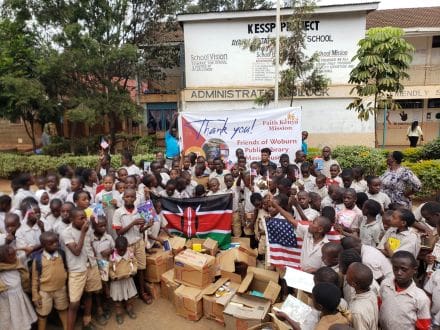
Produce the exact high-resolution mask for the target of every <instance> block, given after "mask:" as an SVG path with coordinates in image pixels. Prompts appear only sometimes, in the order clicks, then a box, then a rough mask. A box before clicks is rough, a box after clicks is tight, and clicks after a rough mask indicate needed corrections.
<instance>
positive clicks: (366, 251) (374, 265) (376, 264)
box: [361, 244, 393, 280]
mask: <svg viewBox="0 0 440 330" xmlns="http://www.w3.org/2000/svg"><path fill="white" fill-rule="evenodd" d="M361 258H362V263H363V264H364V265H365V266H367V267H368V268H370V269H371V271H372V272H373V278H374V279H375V280H377V279H380V278H382V277H384V278H385V277H389V276H393V266H392V265H391V262H390V260H389V259H388V258H387V257H385V256H384V255H383V253H382V252H381V251H379V250H378V249H376V248H375V247H373V246H370V245H365V244H362V246H361Z"/></svg>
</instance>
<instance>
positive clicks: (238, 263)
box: [216, 243, 258, 283]
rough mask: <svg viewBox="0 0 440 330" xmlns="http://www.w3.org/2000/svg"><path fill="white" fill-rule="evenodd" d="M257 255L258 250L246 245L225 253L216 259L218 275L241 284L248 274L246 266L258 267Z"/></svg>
mask: <svg viewBox="0 0 440 330" xmlns="http://www.w3.org/2000/svg"><path fill="white" fill-rule="evenodd" d="M240 244H241V243H240ZM257 255H258V252H257V250H254V249H251V248H250V247H248V246H247V245H246V244H242V245H240V246H239V247H235V248H232V249H229V250H226V251H223V252H221V253H219V254H218V255H217V257H216V263H217V273H216V275H221V276H222V277H229V278H230V279H231V280H232V281H234V282H236V283H241V280H242V279H243V278H244V277H245V276H246V273H247V267H246V266H253V267H255V266H256V265H257Z"/></svg>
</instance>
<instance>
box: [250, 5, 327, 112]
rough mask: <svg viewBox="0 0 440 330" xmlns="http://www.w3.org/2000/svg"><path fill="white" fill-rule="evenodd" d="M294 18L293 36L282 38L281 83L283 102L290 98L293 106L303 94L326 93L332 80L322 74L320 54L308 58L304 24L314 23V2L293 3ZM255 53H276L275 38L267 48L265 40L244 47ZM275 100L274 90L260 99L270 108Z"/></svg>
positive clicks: (254, 41) (290, 34)
mask: <svg viewBox="0 0 440 330" xmlns="http://www.w3.org/2000/svg"><path fill="white" fill-rule="evenodd" d="M292 8H293V14H292V16H291V18H290V20H289V22H288V24H289V31H290V33H289V35H288V36H281V37H280V62H279V65H280V67H281V68H283V69H282V70H280V81H279V83H278V88H279V90H278V93H279V98H280V99H281V98H289V99H290V105H292V104H293V99H294V98H295V96H297V95H299V94H300V93H305V94H306V95H308V94H313V93H319V92H322V91H324V90H325V89H326V88H327V86H328V84H329V82H330V81H329V79H328V78H326V77H325V76H324V75H323V74H322V73H321V70H320V65H319V57H318V54H317V53H314V54H312V55H311V56H307V55H306V54H305V49H306V30H305V29H304V21H306V20H308V19H310V17H311V15H312V14H313V12H314V9H315V2H314V1H313V0H297V1H293V3H292ZM244 47H245V48H247V47H249V49H250V50H251V51H257V50H263V51H265V52H274V50H275V39H274V38H271V39H270V41H269V43H268V44H266V45H262V44H261V39H254V40H252V41H251V42H250V43H249V44H247V45H245V46H244ZM273 100H274V90H273V89H271V90H268V91H267V92H265V93H264V94H263V95H262V96H260V97H259V98H257V100H256V102H257V103H259V104H265V105H266V104H269V103H270V102H271V101H273Z"/></svg>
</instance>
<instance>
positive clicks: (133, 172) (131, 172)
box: [122, 164, 143, 176]
mask: <svg viewBox="0 0 440 330" xmlns="http://www.w3.org/2000/svg"><path fill="white" fill-rule="evenodd" d="M122 168H125V169H126V170H127V173H128V175H137V176H142V175H143V173H142V171H141V169H140V168H139V167H137V166H136V165H135V164H131V165H130V166H123V167H122Z"/></svg>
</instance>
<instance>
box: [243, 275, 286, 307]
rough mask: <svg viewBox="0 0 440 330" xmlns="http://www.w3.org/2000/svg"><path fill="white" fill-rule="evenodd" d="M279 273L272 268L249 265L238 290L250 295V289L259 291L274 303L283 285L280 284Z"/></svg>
mask: <svg viewBox="0 0 440 330" xmlns="http://www.w3.org/2000/svg"><path fill="white" fill-rule="evenodd" d="M278 280H279V274H278V273H277V272H273V271H271V270H266V269H262V268H255V267H248V270H247V275H246V277H245V278H244V280H243V281H242V282H241V284H240V287H239V288H238V290H237V292H238V293H242V294H245V295H249V294H248V292H249V291H254V290H255V291H258V292H261V293H262V294H263V297H264V298H265V299H267V300H269V301H270V302H272V303H275V301H276V300H277V298H278V295H279V294H280V291H281V286H279V285H278Z"/></svg>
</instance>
